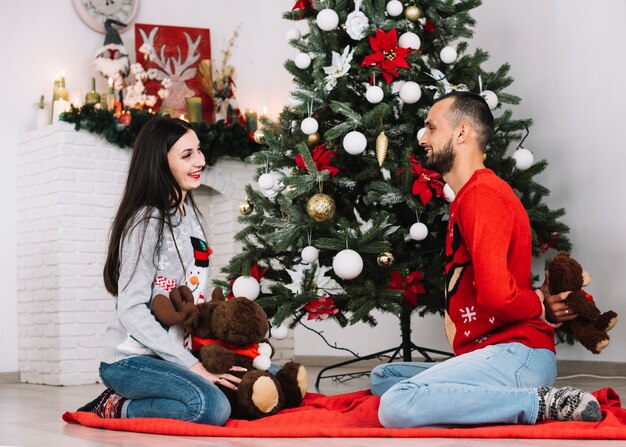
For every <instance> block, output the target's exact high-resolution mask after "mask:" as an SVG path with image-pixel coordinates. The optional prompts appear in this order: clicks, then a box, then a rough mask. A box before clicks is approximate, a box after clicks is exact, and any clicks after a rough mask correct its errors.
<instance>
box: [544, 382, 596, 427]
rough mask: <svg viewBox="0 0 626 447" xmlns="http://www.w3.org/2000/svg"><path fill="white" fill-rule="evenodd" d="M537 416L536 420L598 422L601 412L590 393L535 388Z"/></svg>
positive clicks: (574, 390) (568, 388)
mask: <svg viewBox="0 0 626 447" xmlns="http://www.w3.org/2000/svg"><path fill="white" fill-rule="evenodd" d="M537 394H538V395H539V414H538V415H537V420H554V421H583V422H599V421H601V420H602V411H601V410H600V404H599V403H598V400H597V399H596V398H595V397H594V396H593V394H591V393H587V392H586V391H583V390H578V389H576V388H571V387H566V388H553V387H547V386H542V387H539V388H537Z"/></svg>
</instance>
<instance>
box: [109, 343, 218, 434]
mask: <svg viewBox="0 0 626 447" xmlns="http://www.w3.org/2000/svg"><path fill="white" fill-rule="evenodd" d="M100 377H101V378H102V382H104V384H105V385H106V386H107V387H109V388H112V389H113V390H115V391H116V392H118V393H119V394H121V395H122V396H124V397H126V398H127V399H130V400H128V401H126V402H125V403H124V407H123V408H122V417H129V418H172V419H180V420H183V421H190V422H198V423H201V424H211V425H223V424H224V423H225V422H226V420H227V419H228V417H229V416H230V403H229V402H228V399H226V396H225V395H224V393H222V392H221V391H220V390H219V389H218V388H217V386H215V385H214V384H212V383H211V382H209V381H208V380H206V379H204V378H203V377H201V376H199V375H198V374H196V373H194V372H193V371H191V370H189V369H187V368H183V367H182V366H179V365H176V364H174V363H171V362H167V361H165V360H162V359H158V358H155V357H150V356H145V355H140V356H135V357H129V358H127V359H124V360H120V361H117V362H115V363H111V364H107V363H101V364H100Z"/></svg>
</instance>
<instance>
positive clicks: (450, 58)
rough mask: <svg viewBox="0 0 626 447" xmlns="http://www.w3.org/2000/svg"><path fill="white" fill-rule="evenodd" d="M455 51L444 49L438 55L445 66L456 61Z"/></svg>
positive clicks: (450, 48) (448, 48)
mask: <svg viewBox="0 0 626 447" xmlns="http://www.w3.org/2000/svg"><path fill="white" fill-rule="evenodd" d="M456 56H457V54H456V50H455V49H454V48H452V47H444V48H443V49H442V50H441V52H440V53H439V57H440V58H441V62H443V63H445V64H451V63H453V62H454V61H455V60H456Z"/></svg>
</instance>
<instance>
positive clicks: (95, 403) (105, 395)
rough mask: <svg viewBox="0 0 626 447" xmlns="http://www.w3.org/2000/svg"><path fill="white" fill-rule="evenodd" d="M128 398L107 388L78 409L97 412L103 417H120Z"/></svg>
mask: <svg viewBox="0 0 626 447" xmlns="http://www.w3.org/2000/svg"><path fill="white" fill-rule="evenodd" d="M124 402H126V398H125V397H122V396H121V395H120V394H117V393H116V392H115V391H113V390H112V389H110V388H107V389H106V390H104V391H103V392H102V394H100V395H99V396H98V397H96V398H95V399H94V400H92V401H91V402H89V403H88V404H86V405H84V406H82V407H80V408H79V409H78V410H76V411H87V412H89V413H95V414H97V415H98V416H100V417H101V418H120V417H121V416H122V405H124Z"/></svg>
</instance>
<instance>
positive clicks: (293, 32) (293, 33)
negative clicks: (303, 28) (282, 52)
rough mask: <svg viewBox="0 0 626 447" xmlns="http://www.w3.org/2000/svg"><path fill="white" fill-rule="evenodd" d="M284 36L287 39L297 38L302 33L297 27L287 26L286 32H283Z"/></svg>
mask: <svg viewBox="0 0 626 447" xmlns="http://www.w3.org/2000/svg"><path fill="white" fill-rule="evenodd" d="M285 37H287V40H298V39H299V38H300V37H302V33H301V32H300V30H299V29H298V28H289V29H288V30H287V33H286V34H285Z"/></svg>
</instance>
